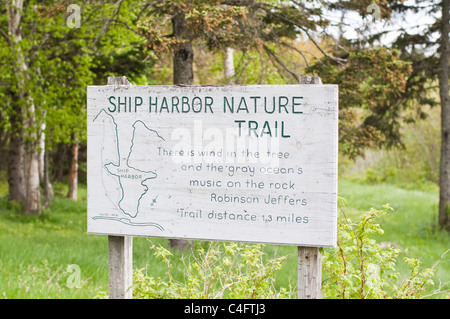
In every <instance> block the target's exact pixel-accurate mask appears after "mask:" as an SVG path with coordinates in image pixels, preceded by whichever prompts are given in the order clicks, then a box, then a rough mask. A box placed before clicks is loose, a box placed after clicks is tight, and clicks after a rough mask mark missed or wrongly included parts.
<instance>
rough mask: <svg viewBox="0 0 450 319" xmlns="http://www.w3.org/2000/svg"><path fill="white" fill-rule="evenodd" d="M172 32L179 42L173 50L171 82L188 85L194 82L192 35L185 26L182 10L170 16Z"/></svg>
mask: <svg viewBox="0 0 450 319" xmlns="http://www.w3.org/2000/svg"><path fill="white" fill-rule="evenodd" d="M172 23H173V33H174V34H175V36H176V38H177V39H178V40H179V41H180V44H179V45H178V46H177V47H176V48H175V50H174V52H173V84H186V85H190V84H192V83H193V82H194V72H193V69H192V64H193V63H194V51H193V50H192V35H191V34H190V32H189V30H188V28H187V27H186V20H185V18H184V12H177V13H175V15H174V16H173V18H172Z"/></svg>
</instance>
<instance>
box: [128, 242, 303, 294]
mask: <svg viewBox="0 0 450 319" xmlns="http://www.w3.org/2000/svg"><path fill="white" fill-rule="evenodd" d="M262 247H263V245H246V244H242V243H217V242H211V243H210V245H209V247H208V249H206V250H205V249H204V248H199V249H198V250H197V253H196V254H192V255H190V256H189V257H188V258H187V259H185V258H184V257H183V258H182V261H183V264H184V267H185V269H184V281H177V280H175V279H174V278H173V277H172V275H171V268H172V263H171V257H172V253H171V252H170V251H168V250H167V249H165V248H164V247H162V246H155V245H153V246H152V249H153V250H154V251H155V255H156V256H157V257H160V258H161V259H162V261H163V262H164V263H165V264H166V266H167V280H163V279H162V278H154V277H148V276H146V275H145V274H144V273H143V269H138V270H136V271H135V273H134V278H133V295H134V298H209V299H213V298H287V297H292V296H293V294H294V292H293V291H292V289H290V290H288V289H285V288H281V289H276V288H275V287H274V281H275V279H274V273H275V272H276V271H278V270H280V269H281V266H282V263H283V262H284V261H285V260H286V258H287V257H280V258H272V259H269V260H267V261H265V260H264V258H263V257H264V252H263V250H262Z"/></svg>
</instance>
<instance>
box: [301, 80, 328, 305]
mask: <svg viewBox="0 0 450 319" xmlns="http://www.w3.org/2000/svg"><path fill="white" fill-rule="evenodd" d="M300 84H322V80H321V79H320V77H318V76H302V77H301V78H300ZM321 286H322V256H321V255H320V252H319V248H318V247H303V246H298V278H297V288H298V298H299V299H320V298H321V294H320V290H321Z"/></svg>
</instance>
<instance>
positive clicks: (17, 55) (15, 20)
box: [6, 0, 41, 214]
mask: <svg viewBox="0 0 450 319" xmlns="http://www.w3.org/2000/svg"><path fill="white" fill-rule="evenodd" d="M22 8H23V0H11V1H10V0H8V1H6V11H7V15H8V31H9V36H10V46H11V52H12V64H13V69H14V73H15V74H14V76H15V77H16V83H17V92H18V96H17V98H18V99H17V103H18V104H17V107H16V111H19V113H17V114H16V115H17V119H16V123H17V126H21V127H23V131H22V132H23V135H22V136H23V145H24V152H21V151H20V150H19V149H17V150H15V151H13V152H12V153H14V154H10V155H13V158H14V157H16V159H17V160H18V161H19V162H18V164H17V166H16V167H15V170H14V173H18V174H20V173H19V171H18V169H19V165H21V164H20V159H18V157H19V156H23V160H22V161H21V162H22V163H23V165H21V166H22V167H23V168H22V171H23V177H24V182H25V183H24V184H25V206H24V209H25V214H40V213H41V207H40V189H39V153H38V145H37V143H38V140H39V138H38V133H37V130H36V124H37V123H36V117H35V107H34V103H33V99H32V98H31V96H29V95H28V94H27V90H26V83H27V77H28V74H27V71H28V65H27V62H26V60H25V55H24V53H23V51H22V49H21V41H22V33H21V28H20V21H21V17H22ZM20 104H22V105H23V106H19V105H20ZM16 137H17V138H20V134H19V135H17V136H16ZM18 142H19V144H20V141H18ZM14 147H15V146H14V145H13V148H14ZM20 147H21V146H20ZM11 160H12V159H11V158H10V163H11ZM11 164H12V163H11ZM14 165H16V164H13V166H14ZM9 171H10V173H12V172H13V171H12V170H11V169H9ZM19 179H20V175H18V176H16V177H14V176H13V177H12V179H11V177H10V178H9V181H12V180H14V181H17V180H19ZM10 193H11V191H10Z"/></svg>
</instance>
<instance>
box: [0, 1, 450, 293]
mask: <svg viewBox="0 0 450 319" xmlns="http://www.w3.org/2000/svg"><path fill="white" fill-rule="evenodd" d="M449 31H450V27H449V1H448V0H442V1H431V0H430V1H413V0H411V1H400V0H391V1H390V0H379V1H370V0H365V1H344V0H335V1H325V0H309V1H294V0H292V1H279V0H265V1H263V0H222V1H220V0H215V1H206V0H191V1H179V0H164V1H131V0H130V1H125V0H122V1H33V0H29V1H26V0H2V1H0V56H1V59H0V70H1V72H0V103H1V104H0V105H1V107H0V150H1V153H0V154H1V156H0V177H1V178H0V190H1V193H0V196H1V198H2V200H1V202H0V205H1V206H0V218H2V224H1V225H0V228H2V233H1V234H0V236H2V237H4V239H5V240H3V241H2V243H5V242H6V243H9V242H10V241H11V240H10V239H11V238H14V237H15V236H18V238H22V239H24V241H22V242H21V241H20V240H15V241H14V242H15V243H16V242H17V247H14V245H12V246H11V247H7V246H8V245H9V244H4V246H3V247H2V250H0V263H2V266H5V265H8V264H10V266H9V267H7V266H5V267H2V268H3V269H6V270H3V273H0V278H2V279H4V278H5V280H2V282H1V283H0V285H2V286H0V292H3V296H4V297H10V296H9V295H8V294H9V293H10V292H11V291H13V290H14V289H10V286H11V285H16V288H15V290H14V291H16V292H15V293H14V294H13V295H12V296H17V295H20V294H22V293H24V292H23V290H22V288H23V287H22V286H21V284H20V283H21V280H20V278H21V277H20V276H25V274H28V275H30V274H33V271H35V275H36V276H40V275H43V276H44V277H45V276H46V275H45V274H47V273H48V274H49V275H48V276H47V279H46V280H45V282H48V283H49V284H51V282H52V278H55V276H53V277H51V276H52V275H51V274H52V273H53V272H55V274H61V276H62V277H61V278H63V277H64V276H65V277H64V278H66V277H67V274H65V275H63V273H64V271H63V270H61V269H60V268H58V267H60V266H61V265H67V264H77V265H78V264H83V263H85V262H82V261H80V260H79V261H77V262H73V261H72V262H71V261H68V260H60V259H58V258H59V257H58V258H56V259H58V260H59V261H58V262H56V261H50V262H49V260H51V259H52V258H51V257H49V256H47V257H41V258H40V259H39V258H38V257H37V256H34V255H33V254H31V255H30V256H28V257H30V259H28V257H26V256H25V255H26V254H25V253H18V252H19V251H29V250H33V249H32V248H30V247H33V245H35V244H39V245H44V247H47V246H46V245H50V247H52V244H50V243H49V242H53V241H56V240H57V241H58V242H60V241H61V234H59V235H58V236H60V237H58V238H55V237H52V236H56V234H53V235H52V236H50V235H48V236H49V237H48V238H47V240H48V242H45V240H44V239H43V238H46V236H47V235H45V236H43V234H42V233H40V231H42V230H43V229H46V230H47V232H46V234H47V233H50V234H51V231H50V232H48V231H49V229H50V230H52V229H53V230H57V232H59V231H63V230H64V231H67V233H65V232H64V231H63V235H62V237H64V236H69V234H71V235H70V236H72V235H74V234H75V233H76V234H77V235H76V236H84V232H85V229H83V225H84V224H83V223H84V222H85V221H83V218H84V219H85V217H83V216H84V214H85V209H86V206H85V205H86V198H85V190H86V185H85V183H86V86H88V85H105V84H106V82H107V77H108V76H126V77H127V78H128V80H129V81H130V82H131V83H132V84H135V85H153V84H205V85H212V84H295V83H299V79H300V76H302V75H318V76H319V77H320V78H321V79H322V81H323V83H329V84H338V85H339V92H340V93H339V94H340V96H339V106H340V110H339V151H340V155H339V156H340V158H339V177H340V195H341V196H343V197H344V198H346V199H347V200H348V205H349V208H348V210H349V214H350V215H351V216H352V217H353V216H355V217H356V216H359V215H360V213H361V211H364V210H368V209H370V207H372V206H374V207H382V205H384V204H385V203H387V202H390V203H391V205H393V207H394V209H395V210H396V213H397V216H398V215H400V217H391V216H388V217H386V218H385V219H383V221H382V225H383V226H384V227H387V229H389V231H390V232H392V236H393V237H392V238H396V239H395V241H394V240H392V241H389V242H390V243H391V244H392V245H394V246H395V247H398V248H399V249H400V251H401V253H403V254H406V255H407V254H408V252H409V253H411V252H412V251H416V252H420V251H422V253H423V255H422V256H424V257H423V258H425V260H427V261H428V262H429V263H430V264H432V263H433V262H434V261H436V260H438V259H439V256H440V255H441V254H443V253H444V252H445V250H446V249H448V247H449V246H450V245H449V236H448V229H449V225H450V218H449V216H450V145H449V144H450V136H449V130H450V105H449V103H450V102H449V92H448V77H449V73H448V71H449V56H450V48H449V37H448V34H449ZM377 187H381V188H377ZM390 187H393V188H392V189H391V188H390ZM388 189H389V190H390V191H387V190H388ZM403 192H406V193H403ZM408 192H410V193H408ZM374 194H378V196H375V195H374ZM403 196H410V197H407V199H405V198H403ZM423 196H424V197H423ZM65 197H66V198H67V199H66V198H65ZM396 202H398V203H399V204H398V205H395V204H393V203H396ZM403 205H405V206H407V207H408V209H405V206H403ZM396 218H398V219H396ZM75 225H76V226H75ZM71 227H75V228H71ZM30 229H32V230H33V231H36V233H33V231H31V230H30ZM386 231H387V230H386ZM72 232H74V233H73V234H72ZM78 232H80V233H81V234H79V233H78ZM33 234H34V235H33ZM64 234H65V235H64ZM34 236H37V237H34ZM70 236H69V237H70ZM30 238H33V240H31V239H30ZM37 238H39V239H37ZM77 238H78V237H77ZM80 238H81V237H80ZM82 238H83V239H79V240H80V241H81V242H80V243H84V241H85V240H87V239H84V237H82ZM405 238H407V239H405ZM25 239H26V240H25ZM42 240H44V242H42ZM96 240H97V239H96ZM98 241H99V245H100V246H101V245H103V244H100V242H101V240H100V239H98ZM384 242H386V241H384ZM412 242H413V243H414V244H412ZM142 245H144V244H142ZM167 245H168V247H170V248H171V249H173V250H175V251H176V248H179V249H183V247H185V246H186V242H183V241H174V240H169V242H168V243H167ZM421 245H422V246H421ZM427 245H430V247H431V246H434V248H433V249H432V250H433V252H432V253H430V252H429V251H428V250H424V249H423V248H424V246H427ZM138 246H139V245H138ZM138 246H137V247H138ZM144 246H145V245H144ZM13 247H14V248H13ZM413 247H415V248H413ZM427 247H428V246H427ZM136 249H137V248H136ZM44 250H46V249H44ZM50 251H52V250H51V249H50ZM427 251H428V255H427ZM105 252H106V250H105ZM53 253H54V254H55V255H58V256H63V255H64V253H62V252H61V250H60V249H59V250H56V251H55V252H52V253H50V255H51V254H53ZM79 253H80V256H86V255H85V253H81V252H79ZM175 253H177V252H175ZM69 255H70V254H69ZM18 256H19V257H18ZM20 256H22V257H20ZM32 256H34V257H33V258H37V259H33V258H31V257H32ZM147 257H148V258H151V257H149V256H147ZM86 258H88V257H86ZM42 263H43V264H42ZM141 263H146V262H144V261H143V260H142V261H141ZM13 265H14V266H13ZM56 265H60V266H57V267H56ZM30 267H31V268H30ZM55 267H56V268H55ZM61 267H62V266H61ZM98 267H100V266H99V265H96V266H94V267H91V268H90V266H87V265H85V266H83V267H82V269H91V270H92V269H95V270H92V272H93V273H97V272H98V271H99V270H98ZM13 268H15V270H14V271H12V270H11V269H13ZM8 269H9V270H8ZM30 269H31V270H30ZM58 269H59V270H58ZM20 271H23V273H20ZM10 276H12V277H14V276H16V277H17V278H19V280H10V279H7V278H9V277H10ZM92 276H94V275H92ZM92 276H91V277H92ZM102 276H103V275H100V277H101V278H103V279H99V282H101V280H104V277H102ZM91 277H89V276H87V278H91ZM440 278H442V279H443V280H444V282H445V281H448V278H449V275H448V268H447V270H445V269H444V271H443V275H441V277H440ZM61 280H63V279H61ZM91 281H93V280H92V279H91ZM13 282H15V283H16V284H13ZM86 282H89V279H86ZM22 284H23V283H22ZM25 286H27V285H25ZM94 286H95V287H96V289H97V290H98V289H100V288H98V287H99V286H101V287H102V284H100V283H98V284H95V285H94ZM41 288H42V287H41ZM30 289H32V288H30V286H28V290H30ZM93 289H94V288H93ZM25 290H26V289H25ZM94 290H95V289H94ZM8 291H9V292H8ZM72 292H73V291H72ZM25 295H26V293H25ZM91 295H92V291H91ZM38 296H39V294H38Z"/></svg>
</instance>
